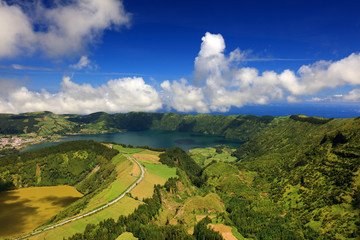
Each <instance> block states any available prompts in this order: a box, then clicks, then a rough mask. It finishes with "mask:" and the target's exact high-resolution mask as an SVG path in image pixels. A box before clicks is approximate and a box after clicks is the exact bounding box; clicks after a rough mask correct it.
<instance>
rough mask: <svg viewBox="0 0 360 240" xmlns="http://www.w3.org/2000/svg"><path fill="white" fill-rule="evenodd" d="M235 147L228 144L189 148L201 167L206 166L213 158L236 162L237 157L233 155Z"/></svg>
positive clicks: (219, 160) (190, 153)
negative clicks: (227, 145) (232, 147)
mask: <svg viewBox="0 0 360 240" xmlns="http://www.w3.org/2000/svg"><path fill="white" fill-rule="evenodd" d="M234 151H235V149H231V148H228V147H226V146H218V147H208V148H195V149H191V150H189V155H190V156H191V157H192V158H193V159H194V161H195V162H196V163H197V164H198V165H200V166H201V167H203V166H206V165H207V164H209V163H211V162H212V161H213V160H215V161H217V162H234V161H236V157H233V156H231V154H232V153H233V152H234Z"/></svg>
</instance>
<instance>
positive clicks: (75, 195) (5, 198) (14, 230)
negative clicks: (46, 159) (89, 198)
mask: <svg viewBox="0 0 360 240" xmlns="http://www.w3.org/2000/svg"><path fill="white" fill-rule="evenodd" d="M81 197H82V194H81V193H79V192H78V191H77V190H76V189H75V188H74V187H70V186H54V187H30V188H23V189H19V190H13V191H6V192H1V193H0V209H1V211H0V238H10V237H16V236H19V235H22V234H26V233H28V232H31V231H32V230H33V229H35V228H36V227H38V226H39V225H42V224H43V223H44V222H46V221H47V220H49V219H50V218H51V217H53V216H55V215H56V214H57V213H58V212H60V211H61V210H62V209H64V208H65V207H66V206H68V205H69V204H71V203H72V202H74V201H76V200H77V199H79V198H81Z"/></svg>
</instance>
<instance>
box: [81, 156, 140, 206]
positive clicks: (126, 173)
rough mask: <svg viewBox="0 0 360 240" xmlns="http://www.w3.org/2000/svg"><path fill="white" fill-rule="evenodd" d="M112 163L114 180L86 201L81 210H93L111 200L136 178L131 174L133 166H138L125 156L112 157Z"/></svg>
mask: <svg viewBox="0 0 360 240" xmlns="http://www.w3.org/2000/svg"><path fill="white" fill-rule="evenodd" d="M112 162H113V164H114V165H115V166H116V172H117V176H116V180H115V181H114V182H113V183H111V184H110V186H108V187H107V188H105V189H104V190H103V191H102V192H100V193H99V194H97V195H96V196H94V198H92V199H91V200H90V202H89V203H88V205H87V207H86V209H85V210H84V211H83V212H88V211H90V210H93V209H95V208H97V207H99V206H101V205H103V204H105V203H107V202H110V201H111V200H113V199H115V198H116V197H117V196H119V195H120V193H122V192H124V191H125V190H126V189H127V188H128V187H129V186H130V185H131V184H132V183H133V182H134V181H135V180H136V178H135V177H133V176H132V175H131V172H132V171H133V169H134V168H137V169H138V168H139V167H138V166H137V165H136V164H134V163H132V162H130V161H129V160H128V159H127V158H126V157H124V156H122V155H121V154H119V155H117V156H116V157H114V158H113V159H112Z"/></svg>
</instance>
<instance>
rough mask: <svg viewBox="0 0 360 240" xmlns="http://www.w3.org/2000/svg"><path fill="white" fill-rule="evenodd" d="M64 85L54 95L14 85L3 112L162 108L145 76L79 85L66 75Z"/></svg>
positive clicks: (0, 104)
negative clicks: (144, 78) (145, 80)
mask: <svg viewBox="0 0 360 240" xmlns="http://www.w3.org/2000/svg"><path fill="white" fill-rule="evenodd" d="M61 85H62V88H61V90H60V91H59V92H58V93H55V94H51V93H49V92H47V91H46V90H42V91H41V92H33V91H30V90H28V89H27V88H26V87H20V88H14V89H11V90H10V91H8V93H7V94H6V95H5V94H3V95H2V97H1V98H0V112H1V113H4V112H10V113H21V112H34V111H43V110H50V111H52V112H54V113H84V114H89V113H92V112H97V111H106V112H129V111H155V110H157V109H159V108H161V107H162V103H161V100H160V97H159V95H158V93H157V92H156V90H155V89H154V88H153V87H151V86H150V85H147V84H146V83H145V82H144V80H143V79H142V78H136V77H134V78H121V79H115V80H110V81H108V82H107V83H106V84H104V85H102V86H99V87H93V86H91V85H89V84H83V85H79V84H76V83H74V82H72V81H71V79H70V77H64V78H63V81H62V83H61Z"/></svg>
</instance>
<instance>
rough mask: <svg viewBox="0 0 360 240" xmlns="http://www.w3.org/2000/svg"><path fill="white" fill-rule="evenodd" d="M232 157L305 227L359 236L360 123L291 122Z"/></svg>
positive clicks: (358, 120)
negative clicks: (266, 183) (253, 173)
mask: <svg viewBox="0 0 360 240" xmlns="http://www.w3.org/2000/svg"><path fill="white" fill-rule="evenodd" d="M235 155H236V156H237V157H238V158H239V162H238V164H237V165H238V167H239V169H240V170H241V169H246V170H252V171H256V172H257V173H258V174H259V176H261V177H263V178H265V179H267V180H268V181H269V182H271V184H272V185H271V190H270V192H269V193H270V195H271V198H272V199H274V200H275V201H278V202H279V203H281V204H282V205H283V206H286V212H287V214H292V215H296V216H299V219H301V222H302V224H304V225H305V226H308V227H311V228H312V229H313V230H314V231H316V232H318V233H320V234H324V235H326V236H328V237H330V238H335V237H339V238H340V237H343V238H352V237H354V236H356V234H359V232H360V229H359V225H360V222H359V207H360V206H359V202H360V201H359V199H360V176H359V173H360V170H359V167H360V118H352V119H334V120H330V121H328V120H327V121H323V122H321V121H320V122H319V121H317V120H316V119H315V121H313V119H309V118H308V117H306V116H297V117H295V118H294V117H293V118H289V119H287V120H286V121H283V122H282V123H280V124H279V125H277V126H275V127H274V128H269V129H266V130H264V131H262V132H261V134H259V135H257V136H256V137H254V138H253V139H252V140H251V141H249V142H247V143H246V144H244V145H243V146H241V147H240V148H239V149H238V150H237V151H236V152H235ZM339 218H341V221H340V220H339Z"/></svg>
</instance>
